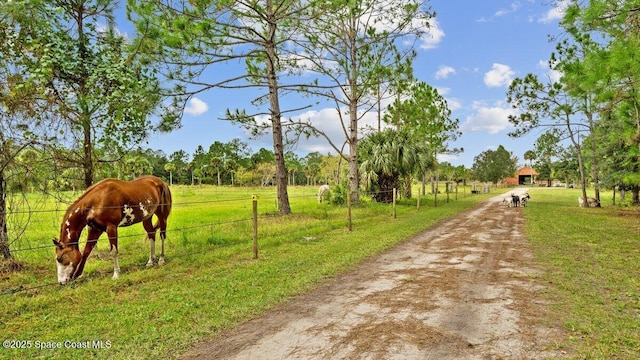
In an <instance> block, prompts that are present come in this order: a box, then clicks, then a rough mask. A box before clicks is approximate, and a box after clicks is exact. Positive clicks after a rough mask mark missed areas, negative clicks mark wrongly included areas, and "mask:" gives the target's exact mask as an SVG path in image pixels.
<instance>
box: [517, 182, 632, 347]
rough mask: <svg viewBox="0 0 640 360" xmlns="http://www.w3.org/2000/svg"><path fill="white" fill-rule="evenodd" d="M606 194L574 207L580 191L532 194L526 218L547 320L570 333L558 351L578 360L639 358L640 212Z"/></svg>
mask: <svg viewBox="0 0 640 360" xmlns="http://www.w3.org/2000/svg"><path fill="white" fill-rule="evenodd" d="M611 195H612V194H611V193H603V194H602V197H601V199H602V200H603V201H602V202H603V206H604V207H603V208H578V201H577V198H578V196H580V192H579V191H578V190H552V189H548V190H542V189H536V190H533V191H531V197H532V199H531V201H530V203H529V204H530V206H529V207H528V208H527V209H526V211H525V215H526V217H527V222H526V224H527V230H526V231H527V236H528V237H529V239H530V240H531V243H532V246H533V248H534V251H535V253H536V256H537V258H538V260H539V262H540V264H541V266H542V267H543V268H545V270H546V272H545V275H544V280H546V282H547V284H549V286H548V288H549V291H550V294H549V299H551V301H552V304H553V305H552V306H551V308H552V309H553V314H552V315H553V319H555V320H558V321H560V322H561V324H562V325H563V326H564V327H565V328H566V330H567V333H568V334H569V337H568V338H567V339H566V341H565V342H564V343H562V344H561V345H560V346H561V347H564V348H566V349H567V350H568V353H569V354H572V355H571V356H572V357H573V358H576V359H615V358H617V359H640V246H639V245H640V212H639V211H638V209H637V208H632V207H614V206H612V205H611V204H612V202H611V198H612V196H611ZM549 321H551V319H549Z"/></svg>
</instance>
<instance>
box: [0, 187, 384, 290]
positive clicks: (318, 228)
mask: <svg viewBox="0 0 640 360" xmlns="http://www.w3.org/2000/svg"><path fill="white" fill-rule="evenodd" d="M389 192H391V191H379V192H369V193H367V195H369V196H373V195H375V194H382V193H389ZM316 197H317V194H313V193H312V194H310V195H296V196H293V197H290V198H316ZM270 200H276V197H275V196H274V197H271V196H266V197H263V196H261V197H260V202H265V201H270ZM229 202H242V203H243V205H244V206H243V207H245V208H246V207H250V205H249V204H250V201H248V200H247V198H246V197H243V198H234V199H219V200H207V201H204V200H203V201H189V202H181V203H173V204H171V205H172V209H176V208H180V207H190V206H193V205H202V204H215V203H229ZM161 205H165V204H161ZM70 206H72V205H70ZM121 207H122V206H114V207H105V208H104V209H108V208H121ZM66 211H67V209H65V210H62V209H52V210H29V211H8V212H7V214H29V215H31V214H43V213H66ZM302 213H304V209H302ZM278 216H279V215H278V214H269V213H266V214H263V215H259V216H258V220H259V222H260V220H261V221H262V222H264V221H268V220H271V219H273V218H277V217H278ZM252 220H253V219H252V218H238V219H233V220H227V221H218V222H210V223H204V224H198V225H191V226H185V227H181V228H171V227H169V228H168V229H167V232H168V233H170V234H176V233H185V232H189V231H193V230H197V229H202V228H207V227H210V228H212V229H213V228H215V227H220V226H226V225H233V224H238V223H243V222H247V223H248V222H251V221H252ZM315 220H320V219H315ZM331 220H332V221H330V222H328V223H327V222H325V223H324V224H323V222H319V223H311V224H310V225H308V226H304V227H297V228H294V229H292V230H290V231H285V232H283V231H277V230H273V229H266V230H265V229H262V228H261V227H260V226H259V227H258V229H259V231H258V237H259V239H260V240H261V241H264V240H267V239H273V238H276V237H286V236H290V235H293V234H304V233H308V232H309V231H311V230H313V231H314V232H319V233H326V232H327V231H331V230H334V229H336V228H339V226H336V223H338V222H341V221H342V220H339V219H331ZM360 220H365V223H366V219H360ZM344 221H345V222H346V218H345V219H344ZM372 221H373V220H372ZM147 235H148V233H147V232H136V233H131V234H125V235H121V236H120V235H119V236H118V240H122V239H130V238H141V237H146V236H147ZM172 237H173V236H172ZM317 237H318V238H322V236H317ZM251 238H252V233H251V232H248V233H247V234H246V241H247V243H250V241H251ZM96 241H97V240H96ZM85 242H86V240H83V241H78V242H77V243H75V244H78V245H79V246H80V245H81V244H82V243H85ZM168 243H169V244H170V243H171V241H168ZM233 244H236V243H233ZM200 245H203V244H200ZM54 246H55V245H54V244H53V242H51V243H50V244H43V245H36V246H29V247H22V248H15V249H11V252H12V253H25V252H28V251H41V250H43V249H51V248H52V247H54ZM223 246H224V245H223ZM119 247H120V246H119ZM220 247H221V246H220V245H213V246H210V247H204V248H203V249H202V250H198V251H187V252H182V253H180V252H178V253H173V254H172V255H171V258H172V259H174V258H175V259H178V258H185V257H189V256H193V255H200V254H204V253H208V252H211V251H214V250H216V249H219V248H220ZM94 251H95V249H94ZM52 259H53V257H52ZM127 266H128V267H132V268H144V267H146V262H145V263H144V264H135V263H131V264H127ZM86 279H87V278H86V277H80V278H78V279H75V280H74V281H73V282H72V283H71V284H70V285H71V286H77V284H82V283H83V282H84V281H86ZM58 285H59V284H58V282H57V281H56V282H46V283H43V284H39V285H33V286H23V285H20V286H18V287H15V288H8V289H2V290H0V296H4V295H11V294H16V293H21V292H27V291H35V290H39V289H43V288H47V287H52V286H58Z"/></svg>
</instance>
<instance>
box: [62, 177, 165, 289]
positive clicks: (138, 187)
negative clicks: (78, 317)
mask: <svg viewBox="0 0 640 360" xmlns="http://www.w3.org/2000/svg"><path fill="white" fill-rule="evenodd" d="M170 212H171V192H170V191H169V186H167V184H166V183H164V182H163V181H162V180H160V179H159V178H157V177H155V176H142V177H139V178H137V179H134V180H132V181H121V180H116V179H105V180H102V181H100V182H98V183H96V184H94V185H92V186H90V187H89V188H88V189H87V190H86V191H85V192H84V194H82V195H81V196H80V197H79V198H78V199H77V200H76V201H75V202H74V203H73V204H71V205H70V206H69V208H68V209H67V212H66V213H65V215H64V218H63V219H62V225H61V226H60V238H59V239H56V238H54V239H53V244H54V245H55V250H56V264H57V267H58V282H59V283H60V284H66V283H67V282H69V281H71V280H74V279H76V278H78V276H80V275H81V274H82V271H83V269H84V265H85V263H86V261H87V258H88V257H89V254H91V250H93V247H94V246H95V245H96V243H97V242H98V238H99V237H100V235H101V234H102V233H104V232H106V233H107V236H108V237H109V243H110V244H111V254H112V256H113V278H114V279H117V278H118V274H119V273H120V266H119V265H118V227H122V226H129V225H133V224H137V223H139V222H142V225H143V226H144V229H145V230H146V232H147V238H148V239H149V246H150V251H149V252H150V253H149V261H148V263H147V266H150V265H153V262H154V259H155V241H156V231H157V230H158V229H160V238H161V239H162V248H161V253H160V258H159V259H158V264H163V263H164V241H165V238H166V236H167V235H166V233H167V218H168V217H169V213H170ZM153 215H156V218H157V222H156V224H155V225H153V224H152V219H151V218H152V217H153ZM85 227H88V228H89V230H88V232H89V233H88V235H87V242H86V244H85V246H84V249H83V251H82V253H80V246H79V243H78V242H79V239H80V234H82V230H83V229H84V228H85Z"/></svg>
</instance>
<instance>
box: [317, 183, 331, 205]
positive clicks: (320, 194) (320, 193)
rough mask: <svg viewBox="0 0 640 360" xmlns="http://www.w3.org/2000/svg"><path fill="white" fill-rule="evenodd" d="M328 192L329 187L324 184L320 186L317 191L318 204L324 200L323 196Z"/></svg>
mask: <svg viewBox="0 0 640 360" xmlns="http://www.w3.org/2000/svg"><path fill="white" fill-rule="evenodd" d="M328 192H329V185H327V184H324V185H322V186H320V189H318V203H321V202H322V200H323V199H324V194H325V193H328Z"/></svg>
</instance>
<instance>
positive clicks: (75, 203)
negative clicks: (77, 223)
mask: <svg viewBox="0 0 640 360" xmlns="http://www.w3.org/2000/svg"><path fill="white" fill-rule="evenodd" d="M112 180H115V179H110V178H109V179H103V180H100V181H98V182H97V183H95V184H93V185H91V186H89V187H88V188H87V189H86V190H85V191H84V192H83V193H82V195H80V197H78V198H77V199H76V200H75V201H74V202H72V203H71V204H70V205H69V207H68V208H67V211H66V212H65V219H66V218H67V217H68V215H69V212H70V211H71V209H75V208H77V206H78V204H80V203H81V202H82V201H83V200H84V198H86V197H87V196H88V194H89V193H90V192H91V190H93V189H94V188H96V187H98V186H99V185H101V184H102V183H104V182H106V181H112ZM81 210H83V209H81Z"/></svg>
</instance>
